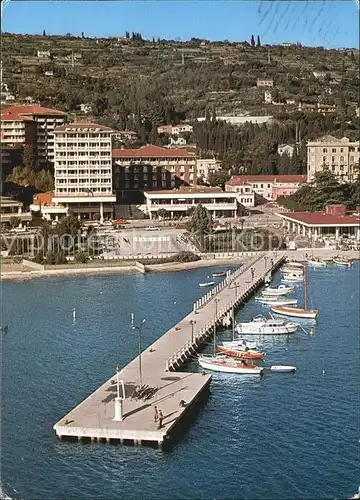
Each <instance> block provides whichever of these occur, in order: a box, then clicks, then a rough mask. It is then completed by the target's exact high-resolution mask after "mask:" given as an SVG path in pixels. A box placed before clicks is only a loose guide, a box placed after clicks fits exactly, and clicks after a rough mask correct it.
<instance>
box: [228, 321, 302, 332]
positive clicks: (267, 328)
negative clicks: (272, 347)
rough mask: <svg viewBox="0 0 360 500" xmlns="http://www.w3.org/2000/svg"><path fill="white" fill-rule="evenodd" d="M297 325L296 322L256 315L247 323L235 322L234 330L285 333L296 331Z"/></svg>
mask: <svg viewBox="0 0 360 500" xmlns="http://www.w3.org/2000/svg"><path fill="white" fill-rule="evenodd" d="M298 327H299V324H298V323H292V322H286V321H283V320H281V319H273V318H270V319H267V318H264V317H263V316H258V317H257V318H253V319H252V320H251V321H249V322H247V323H237V324H236V331H237V333H239V334H246V335H287V334H289V333H294V332H296V330H297V329H298Z"/></svg>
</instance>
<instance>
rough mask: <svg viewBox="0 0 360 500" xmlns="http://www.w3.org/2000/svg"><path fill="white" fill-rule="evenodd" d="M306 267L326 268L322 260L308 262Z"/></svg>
mask: <svg viewBox="0 0 360 500" xmlns="http://www.w3.org/2000/svg"><path fill="white" fill-rule="evenodd" d="M308 265H309V266H312V267H326V262H324V261H322V260H308Z"/></svg>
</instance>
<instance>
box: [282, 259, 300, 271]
mask: <svg viewBox="0 0 360 500" xmlns="http://www.w3.org/2000/svg"><path fill="white" fill-rule="evenodd" d="M286 265H287V266H291V267H297V268H300V269H303V267H304V264H303V263H302V262H297V261H296V260H287V261H286Z"/></svg>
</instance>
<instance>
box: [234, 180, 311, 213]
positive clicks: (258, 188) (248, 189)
mask: <svg viewBox="0 0 360 500" xmlns="http://www.w3.org/2000/svg"><path fill="white" fill-rule="evenodd" d="M305 182H306V175H255V174H254V175H233V176H232V177H231V179H229V180H228V182H227V183H226V184H225V191H226V192H236V193H239V196H240V198H239V199H238V200H239V202H240V203H242V204H243V205H245V206H255V205H257V204H259V203H261V202H262V201H265V200H266V201H275V200H276V199H277V198H278V197H279V196H289V195H291V194H294V193H296V191H297V190H298V189H299V187H300V186H301V185H302V184H304V183H305ZM250 193H254V201H253V203H254V204H253V205H247V204H246V203H244V202H243V201H241V197H245V196H250Z"/></svg>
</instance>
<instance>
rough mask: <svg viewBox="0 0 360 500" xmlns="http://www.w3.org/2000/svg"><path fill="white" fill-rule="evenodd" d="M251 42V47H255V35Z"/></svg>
mask: <svg viewBox="0 0 360 500" xmlns="http://www.w3.org/2000/svg"><path fill="white" fill-rule="evenodd" d="M250 44H251V47H255V38H254V35H251V41H250Z"/></svg>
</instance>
